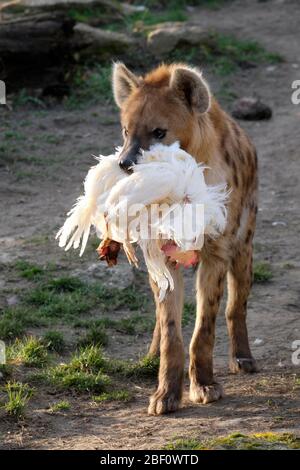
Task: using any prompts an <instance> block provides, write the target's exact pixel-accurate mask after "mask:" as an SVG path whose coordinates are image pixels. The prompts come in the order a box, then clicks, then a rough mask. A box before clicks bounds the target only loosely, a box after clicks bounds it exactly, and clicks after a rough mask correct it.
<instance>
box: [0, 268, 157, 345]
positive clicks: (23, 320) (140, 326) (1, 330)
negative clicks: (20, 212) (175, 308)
mask: <svg viewBox="0 0 300 470" xmlns="http://www.w3.org/2000/svg"><path fill="white" fill-rule="evenodd" d="M14 269H16V271H17V273H18V274H19V275H20V276H21V277H24V278H25V279H27V280H28V281H31V282H32V283H33V284H32V285H31V286H30V287H29V288H27V289H23V290H21V291H20V293H19V295H20V299H21V302H20V304H18V305H17V306H16V307H9V308H5V309H3V310H0V338H1V339H4V340H6V339H13V338H16V337H20V336H22V335H23V334H24V333H25V332H26V329H27V328H28V327H32V326H33V327H38V326H48V325H50V324H51V325H53V324H54V323H65V324H70V323H72V324H73V325H74V326H81V325H82V326H86V327H89V329H90V331H89V332H88V333H87V338H86V342H85V344H88V343H90V344H103V345H104V344H106V342H107V339H106V338H105V331H104V330H105V328H106V327H114V328H115V329H118V330H119V331H121V332H126V331H127V332H128V333H129V334H133V333H139V332H143V331H148V329H150V328H151V325H152V323H151V320H150V319H149V318H146V317H144V316H143V315H136V316H134V317H133V318H131V317H126V318H125V319H124V320H123V319H121V320H110V319H108V318H107V317H103V318H102V319H100V320H98V321H97V322H90V321H85V320H80V318H79V317H80V316H81V315H87V314H89V313H90V312H91V311H92V310H93V309H97V311H100V312H101V314H105V313H110V312H113V311H116V310H120V309H125V310H126V311H128V310H131V311H133V312H136V311H137V310H139V311H144V310H145V308H146V307H147V305H148V299H147V296H146V295H145V294H143V293H142V292H141V291H140V290H139V289H137V288H136V287H135V286H134V285H132V286H129V287H128V288H126V289H123V290H122V289H117V288H110V287H106V286H104V285H101V284H100V283H87V282H83V281H81V280H80V279H78V278H76V277H72V276H62V277H54V276H53V273H52V272H53V271H54V269H55V268H54V267H51V266H49V267H48V268H42V267H40V266H38V265H33V264H31V263H29V262H27V261H23V260H22V261H20V262H18V263H17V264H16V265H15V266H14ZM135 322H136V330H135V331H134V323H135ZM101 328H102V331H100V330H101ZM100 335H101V338H100Z"/></svg>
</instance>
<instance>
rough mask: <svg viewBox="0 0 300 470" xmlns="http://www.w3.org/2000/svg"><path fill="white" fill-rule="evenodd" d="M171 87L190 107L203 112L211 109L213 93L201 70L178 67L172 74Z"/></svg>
mask: <svg viewBox="0 0 300 470" xmlns="http://www.w3.org/2000/svg"><path fill="white" fill-rule="evenodd" d="M170 87H171V88H172V89H173V90H174V91H175V93H177V95H179V96H180V98H181V99H182V100H183V101H184V102H185V103H186V104H187V105H188V107H190V108H193V109H195V110H196V111H198V112H199V113H201V114H202V113H206V111H208V110H209V108H210V101H211V95H210V91H209V88H208V85H207V84H206V82H205V81H204V79H203V78H202V75H201V72H198V71H197V70H193V69H188V68H183V67H182V68H181V67H178V68H176V69H175V70H174V72H173V73H172V75H171V80H170Z"/></svg>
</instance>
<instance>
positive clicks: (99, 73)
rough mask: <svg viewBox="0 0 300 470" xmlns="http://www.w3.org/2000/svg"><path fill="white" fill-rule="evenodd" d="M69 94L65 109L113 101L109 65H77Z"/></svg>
mask: <svg viewBox="0 0 300 470" xmlns="http://www.w3.org/2000/svg"><path fill="white" fill-rule="evenodd" d="M71 89H72V91H71V94H70V95H69V96H68V97H67V98H66V100H65V102H64V103H65V106H66V108H67V109H70V110H73V109H82V108H83V107H86V106H90V105H95V104H104V103H113V94H112V87H111V65H110V64H109V65H100V64H97V65H95V66H93V67H92V68H87V67H78V68H77V70H76V72H75V74H74V77H73V79H72V83H71Z"/></svg>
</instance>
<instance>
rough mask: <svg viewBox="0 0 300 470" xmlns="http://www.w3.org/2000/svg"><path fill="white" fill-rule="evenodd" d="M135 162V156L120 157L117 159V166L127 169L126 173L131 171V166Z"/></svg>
mask: <svg viewBox="0 0 300 470" xmlns="http://www.w3.org/2000/svg"><path fill="white" fill-rule="evenodd" d="M136 163H137V159H136V158H128V157H127V158H120V160H119V166H120V168H122V170H125V171H127V173H131V172H132V167H133V165H135V164H136Z"/></svg>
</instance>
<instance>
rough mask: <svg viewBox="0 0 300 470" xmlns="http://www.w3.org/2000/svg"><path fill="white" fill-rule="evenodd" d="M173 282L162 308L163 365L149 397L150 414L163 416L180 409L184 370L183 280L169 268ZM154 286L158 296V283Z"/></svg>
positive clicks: (161, 344)
mask: <svg viewBox="0 0 300 470" xmlns="http://www.w3.org/2000/svg"><path fill="white" fill-rule="evenodd" d="M169 269H170V272H171V274H172V276H173V279H174V290H173V291H170V292H168V293H167V295H166V297H165V299H164V300H163V301H162V302H161V303H160V305H159V325H160V366H159V375H158V387H157V390H156V392H155V393H154V394H153V395H152V396H151V398H150V404H149V408H148V413H149V414H151V415H160V414H163V413H168V412H170V411H175V410H177V408H178V407H179V404H180V400H181V396H182V388H183V370H184V348H183V339H182V332H181V316H182V309H183V280H182V274H181V272H180V270H179V269H174V268H173V267H170V266H169ZM151 287H152V289H153V291H154V294H155V296H156V297H157V295H158V289H157V286H156V284H155V283H154V282H153V281H152V282H151Z"/></svg>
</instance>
